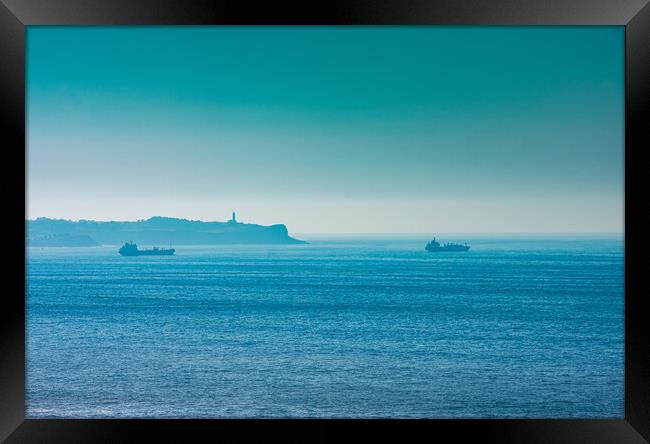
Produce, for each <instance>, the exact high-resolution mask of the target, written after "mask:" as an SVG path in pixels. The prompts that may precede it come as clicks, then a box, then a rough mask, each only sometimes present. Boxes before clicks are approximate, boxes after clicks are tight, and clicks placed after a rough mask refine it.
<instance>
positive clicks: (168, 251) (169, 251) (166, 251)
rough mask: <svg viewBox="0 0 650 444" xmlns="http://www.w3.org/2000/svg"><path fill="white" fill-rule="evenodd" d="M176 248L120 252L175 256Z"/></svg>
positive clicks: (133, 254)
mask: <svg viewBox="0 0 650 444" xmlns="http://www.w3.org/2000/svg"><path fill="white" fill-rule="evenodd" d="M175 251H176V250H158V251H152V250H149V251H147V250H142V251H137V252H128V253H120V254H121V255H122V256H173V255H174V252H175Z"/></svg>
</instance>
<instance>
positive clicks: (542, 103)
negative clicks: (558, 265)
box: [26, 26, 624, 234]
mask: <svg viewBox="0 0 650 444" xmlns="http://www.w3.org/2000/svg"><path fill="white" fill-rule="evenodd" d="M26 87H27V195H26V200H27V215H26V217H27V218H29V219H34V218H36V217H53V218H65V219H73V220H77V219H95V220H137V219H145V218H148V217H151V216H170V217H181V218H187V219H201V220H208V221H213V220H227V219H229V218H230V213H231V212H232V211H236V212H237V215H238V219H240V220H242V221H244V222H250V223H259V224H263V225H268V224H275V223H283V224H286V225H287V227H288V229H289V232H290V233H332V234H336V233H346V234H347V233H351V234H353V233H365V234H367V233H445V232H455V233H460V232H462V233H559V232H562V233H591V232H611V233H622V232H623V227H624V220H623V208H624V28H623V27H611V26H610V27H585V26H583V27H461V26H458V27H440V26H438V27H437V26H418V27H400V26H394V27H383V26H382V27H40V26H39V27H34V26H30V27H28V31H27V86H26Z"/></svg>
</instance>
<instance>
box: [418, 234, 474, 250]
mask: <svg viewBox="0 0 650 444" xmlns="http://www.w3.org/2000/svg"><path fill="white" fill-rule="evenodd" d="M469 248H470V246H469V245H467V244H454V243H448V244H444V245H441V244H440V242H438V241H437V240H436V238H435V237H434V238H433V240H432V241H430V242H428V243H427V245H426V247H424V249H425V250H427V251H428V252H430V253H438V252H445V251H467V250H469Z"/></svg>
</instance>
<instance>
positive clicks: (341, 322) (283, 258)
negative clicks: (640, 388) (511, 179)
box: [26, 237, 624, 418]
mask: <svg viewBox="0 0 650 444" xmlns="http://www.w3.org/2000/svg"><path fill="white" fill-rule="evenodd" d="M462 240H465V239H462ZM426 241H427V239H396V240H389V239H380V240H371V239H365V240H354V239H339V240H336V239H320V240H319V239H315V240H313V241H312V242H311V243H310V244H309V245H293V246H263V247H259V246H258V247H252V246H204V247H196V246H193V247H183V246H177V247H176V248H177V255H176V256H174V257H131V258H125V257H120V256H119V255H118V254H117V247H93V248H28V249H27V326H26V328H27V415H28V417H36V418H44V417H74V418H90V417H101V418H141V417H157V418H185V417H209V418H223V417H228V418H250V417H301V418H306V417H326V418H333V417H345V418H362V417H363V418H365V417H385V418H394V417H398V418H412V417H417V418H477V417H478V418H512V417H517V418H569V417H580V418H605V417H607V418H621V417H623V413H624V412H623V406H624V391H623V382H624V365H623V355H624V339H623V338H624V336H623V332H624V312H623V309H624V290H623V283H624V254H623V241H622V237H619V238H615V237H594V238H589V237H576V238H569V237H561V238H557V239H551V238H541V237H540V238H531V239H524V238H519V239H517V238H507V239H506V238H503V239H498V238H485V239H480V238H476V239H468V241H470V244H471V245H472V249H471V250H470V251H469V252H467V253H446V254H440V253H439V254H431V253H427V252H425V251H424V250H423V247H424V243H425V242H426Z"/></svg>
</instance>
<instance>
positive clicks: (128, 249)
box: [118, 242, 176, 256]
mask: <svg viewBox="0 0 650 444" xmlns="http://www.w3.org/2000/svg"><path fill="white" fill-rule="evenodd" d="M118 252H119V253H120V254H121V255H122V256H172V255H173V254H174V253H175V252H176V250H175V249H173V248H171V245H170V246H169V248H158V247H153V248H152V249H149V250H138V246H137V245H136V244H134V243H129V242H127V243H125V244H124V245H122V247H121V248H120V249H119V250H118Z"/></svg>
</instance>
